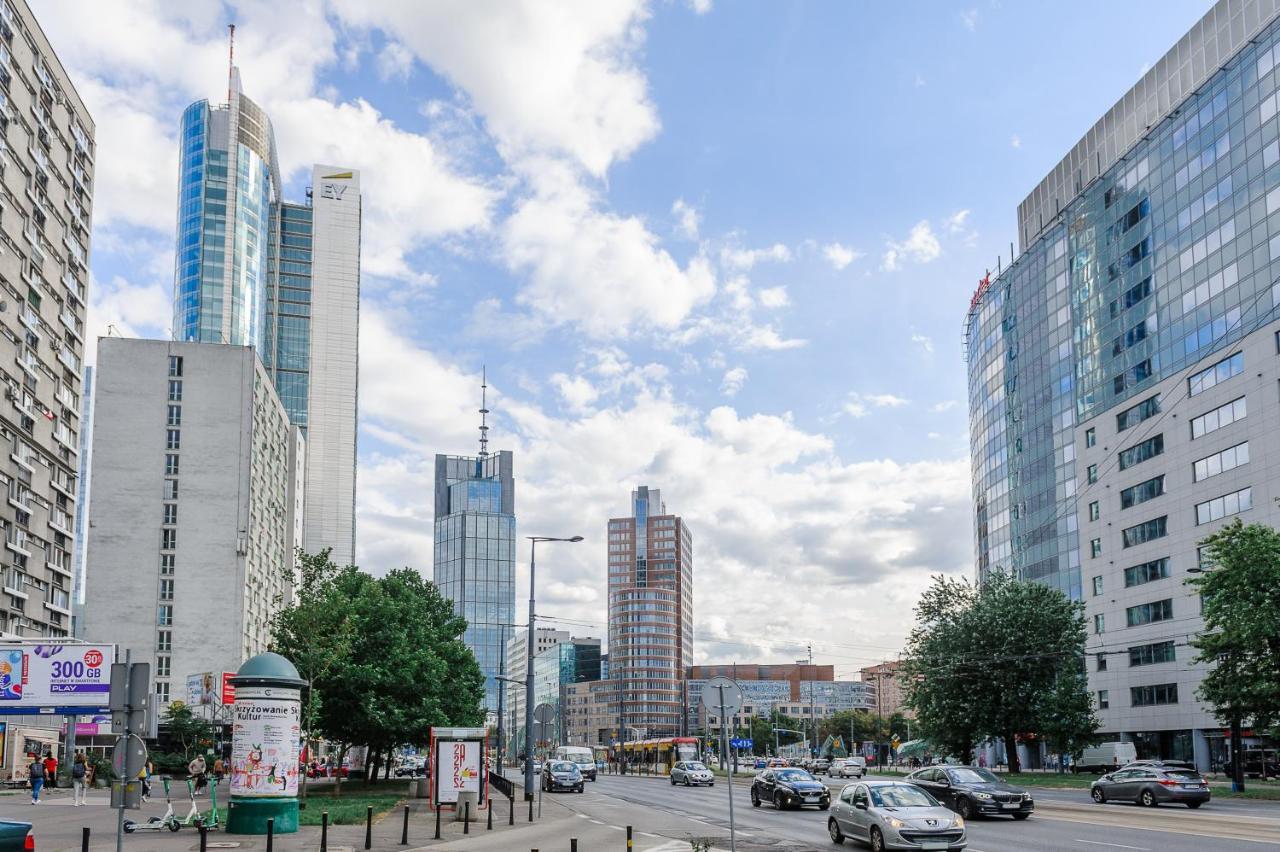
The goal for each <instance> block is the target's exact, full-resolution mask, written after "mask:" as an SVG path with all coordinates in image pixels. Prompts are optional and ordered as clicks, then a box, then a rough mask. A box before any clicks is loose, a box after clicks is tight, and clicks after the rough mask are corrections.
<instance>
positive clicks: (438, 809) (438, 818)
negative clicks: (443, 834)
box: [436, 805, 440, 840]
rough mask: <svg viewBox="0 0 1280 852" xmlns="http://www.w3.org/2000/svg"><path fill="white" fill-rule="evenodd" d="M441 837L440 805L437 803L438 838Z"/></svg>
mask: <svg viewBox="0 0 1280 852" xmlns="http://www.w3.org/2000/svg"><path fill="white" fill-rule="evenodd" d="M439 839H440V806H439V805H436V840H439Z"/></svg>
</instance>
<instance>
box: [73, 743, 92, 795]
mask: <svg viewBox="0 0 1280 852" xmlns="http://www.w3.org/2000/svg"><path fill="white" fill-rule="evenodd" d="M71 788H72V791H73V792H74V794H75V802H74V803H73V804H72V807H76V808H78V807H80V806H81V805H84V804H88V799H89V768H88V767H87V766H85V762H84V752H82V751H78V752H76V759H75V761H74V762H73V763H72V764H71Z"/></svg>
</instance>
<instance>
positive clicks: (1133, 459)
mask: <svg viewBox="0 0 1280 852" xmlns="http://www.w3.org/2000/svg"><path fill="white" fill-rule="evenodd" d="M1163 452H1164V435H1156V436H1155V437H1152V438H1148V439H1147V440H1145V441H1142V442H1141V443H1138V444H1134V445H1133V446H1132V447H1129V448H1128V449H1125V450H1121V451H1120V469H1121V470H1127V469H1128V468H1131V467H1133V466H1134V465H1135V464H1141V463H1142V462H1144V461H1146V460H1148V459H1152V458H1155V457H1156V456H1158V455H1160V454H1161V453H1163Z"/></svg>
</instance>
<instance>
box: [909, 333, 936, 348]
mask: <svg viewBox="0 0 1280 852" xmlns="http://www.w3.org/2000/svg"><path fill="white" fill-rule="evenodd" d="M911 342H912V343H914V344H916V345H917V346H919V347H920V348H921V349H923V350H924V351H925V352H933V340H932V338H929V337H927V336H925V335H923V334H920V333H919V332H912V333H911Z"/></svg>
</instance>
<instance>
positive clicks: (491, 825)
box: [484, 798, 493, 831]
mask: <svg viewBox="0 0 1280 852" xmlns="http://www.w3.org/2000/svg"><path fill="white" fill-rule="evenodd" d="M484 830H485V831H493V799H492V798H490V799H489V824H488V825H486V826H485V829H484Z"/></svg>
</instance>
